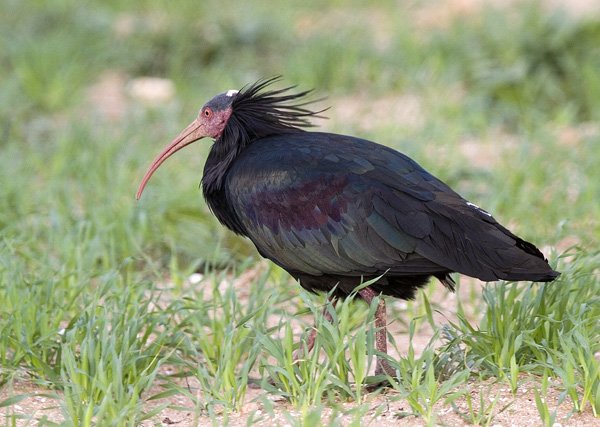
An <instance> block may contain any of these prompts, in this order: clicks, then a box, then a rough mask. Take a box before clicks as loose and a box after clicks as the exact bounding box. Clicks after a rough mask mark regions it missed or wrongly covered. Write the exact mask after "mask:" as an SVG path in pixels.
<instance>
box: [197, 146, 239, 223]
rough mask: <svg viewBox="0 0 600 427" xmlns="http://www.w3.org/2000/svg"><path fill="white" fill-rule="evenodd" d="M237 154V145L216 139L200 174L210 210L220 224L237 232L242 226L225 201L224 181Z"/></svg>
mask: <svg viewBox="0 0 600 427" xmlns="http://www.w3.org/2000/svg"><path fill="white" fill-rule="evenodd" d="M238 154H239V147H237V146H235V145H230V144H227V143H226V142H225V141H221V140H217V141H215V143H214V144H213V146H212V147H211V149H210V153H209V155H208V158H207V159H206V163H205V165H204V174H203V176H202V193H203V194H204V199H205V200H206V203H207V204H208V207H209V208H210V210H211V211H212V212H213V213H214V214H215V216H216V217H217V219H218V220H219V222H220V223H221V224H223V225H224V226H226V227H227V228H229V229H230V230H232V231H234V232H235V233H238V234H243V228H242V226H241V224H240V222H239V219H238V218H237V215H236V214H235V212H233V210H232V209H231V207H230V206H229V203H228V201H227V196H226V194H225V181H226V179H227V173H228V172H229V168H230V167H231V165H232V163H233V162H234V160H235V158H236V157H237V156H238Z"/></svg>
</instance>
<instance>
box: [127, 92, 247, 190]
mask: <svg viewBox="0 0 600 427" xmlns="http://www.w3.org/2000/svg"><path fill="white" fill-rule="evenodd" d="M236 93H237V91H229V92H227V93H223V94H220V95H217V96H215V97H214V98H213V99H211V100H210V101H209V102H208V103H207V104H206V105H205V106H204V107H202V109H201V110H200V113H198V117H197V118H196V120H194V121H193V122H192V123H190V124H189V125H188V126H187V127H186V128H185V129H184V130H183V131H181V132H180V133H179V135H177V137H175V139H174V140H173V141H172V142H171V143H170V144H169V145H167V147H165V149H164V150H163V151H161V152H160V153H159V154H158V156H156V158H155V159H154V161H153V162H152V164H151V165H150V167H149V168H148V170H147V171H146V174H145V175H144V177H143V178H142V181H141V183H140V186H139V187H138V191H137V193H136V196H135V197H136V199H139V198H140V197H141V196H142V192H143V191H144V187H146V184H147V183H148V181H149V180H150V177H151V176H152V174H153V173H154V171H156V169H158V168H159V166H160V165H162V164H163V162H164V161H165V160H167V159H168V158H169V157H170V156H171V155H173V154H175V153H176V152H177V151H179V150H181V149H182V148H183V147H185V146H186V145H189V144H191V143H192V142H195V141H198V140H199V139H202V138H206V137H210V138H213V139H218V138H219V137H221V135H222V134H223V129H225V126H226V125H227V121H228V120H229V117H231V112H232V107H231V104H232V101H233V98H234V97H235V94H236Z"/></svg>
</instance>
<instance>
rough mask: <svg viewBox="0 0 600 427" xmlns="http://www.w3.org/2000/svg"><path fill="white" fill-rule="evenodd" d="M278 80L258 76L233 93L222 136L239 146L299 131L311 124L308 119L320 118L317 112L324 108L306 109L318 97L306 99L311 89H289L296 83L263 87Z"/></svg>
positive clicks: (277, 77) (276, 78)
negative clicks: (277, 86)
mask: <svg viewBox="0 0 600 427" xmlns="http://www.w3.org/2000/svg"><path fill="white" fill-rule="evenodd" d="M280 80H281V77H280V76H276V77H271V78H267V79H262V80H259V81H257V82H256V83H254V84H252V85H250V86H247V87H244V88H242V90H241V91H240V92H239V93H238V94H236V95H235V98H234V100H233V102H232V104H231V105H232V114H231V117H230V118H229V121H228V122H227V126H226V127H225V129H224V132H223V136H222V139H224V140H235V141H237V143H238V145H240V146H242V147H243V146H244V145H246V144H247V143H250V142H252V141H253V140H254V139H258V138H263V137H266V136H269V135H273V134H282V133H294V132H302V131H303V128H307V127H312V126H313V125H312V124H311V122H310V119H311V118H313V117H317V118H323V116H321V115H320V114H321V113H322V112H323V111H325V110H319V111H313V110H311V109H309V108H307V106H309V105H311V104H314V103H315V102H318V101H320V100H321V99H316V100H307V99H306V97H307V96H308V95H309V94H310V93H311V92H312V90H306V91H302V92H297V93H293V92H290V91H291V90H292V89H294V88H295V87H296V86H289V87H286V88H283V89H272V90H266V89H267V88H268V87H269V86H271V85H272V84H274V83H276V82H278V81H280Z"/></svg>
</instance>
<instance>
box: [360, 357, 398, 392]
mask: <svg viewBox="0 0 600 427" xmlns="http://www.w3.org/2000/svg"><path fill="white" fill-rule="evenodd" d="M396 376H397V374H396V370H395V369H394V368H392V366H391V365H390V364H389V362H388V361H387V360H385V359H377V365H375V375H374V376H373V377H371V378H370V379H371V381H370V382H369V384H367V385H366V386H365V390H366V391H367V392H369V393H370V392H373V391H375V390H379V389H381V388H388V387H391V386H392V385H391V383H390V381H389V379H388V378H389V377H391V378H396Z"/></svg>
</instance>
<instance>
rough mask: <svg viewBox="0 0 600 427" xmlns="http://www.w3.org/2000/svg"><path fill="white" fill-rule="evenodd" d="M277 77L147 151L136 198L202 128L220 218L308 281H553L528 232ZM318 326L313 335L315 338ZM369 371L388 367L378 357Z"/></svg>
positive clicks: (409, 284) (379, 336)
mask: <svg viewBox="0 0 600 427" xmlns="http://www.w3.org/2000/svg"><path fill="white" fill-rule="evenodd" d="M277 80H278V78H271V79H266V80H261V81H258V82H256V83H254V84H252V85H250V86H247V87H245V88H243V89H242V90H240V91H237V90H230V91H228V92H225V93H222V94H220V95H217V96H215V97H214V98H213V99H211V100H210V101H209V102H208V103H206V105H204V106H203V107H202V109H201V110H200V112H199V114H198V117H197V118H196V119H195V120H194V121H193V122H192V123H191V124H190V125H189V126H188V127H186V128H185V129H184V130H183V131H182V132H181V133H180V134H179V135H178V136H177V137H176V138H175V139H174V140H173V142H171V144H169V145H168V146H167V147H166V148H165V149H164V150H163V151H162V152H161V153H160V154H159V155H158V156H157V157H156V158H155V159H154V161H153V162H152V164H151V165H150V167H149V168H148V171H147V172H146V174H145V176H144V177H143V179H142V181H141V183H140V186H139V189H138V192H137V198H138V199H139V198H140V197H141V195H142V191H143V190H144V187H145V186H146V183H147V182H148V180H149V179H150V177H151V176H152V174H153V173H154V171H155V170H156V169H157V168H158V167H159V166H160V165H161V164H162V163H163V162H164V161H165V160H166V159H167V158H168V157H169V156H171V155H172V154H174V153H175V152H177V151H179V150H180V149H182V148H183V147H185V146H187V145H188V144H191V143H192V142H194V141H197V140H199V139H201V138H206V137H208V138H212V139H213V140H214V143H213V145H212V147H211V149H210V154H209V155H208V159H207V160H206V164H205V166H204V174H203V176H202V191H203V193H204V197H205V199H206V202H207V204H208V206H209V208H210V209H211V211H212V212H213V213H214V215H215V216H216V217H217V218H218V220H219V221H220V222H221V223H222V224H223V225H225V226H226V227H227V228H229V229H230V230H232V231H233V232H234V233H237V234H240V235H242V236H245V237H247V238H249V239H250V240H251V241H252V243H254V245H255V246H256V249H257V250H258V252H259V253H260V254H261V255H262V256H263V257H265V258H268V259H270V260H271V261H273V262H274V263H275V264H277V265H279V266H280V267H282V268H283V269H285V270H286V271H287V272H288V273H289V274H290V275H291V276H292V277H294V278H295V279H296V280H297V281H298V282H299V283H300V285H301V286H302V287H303V288H305V289H307V290H309V291H312V292H317V291H324V292H330V291H332V290H333V294H332V295H333V297H332V298H333V299H335V298H344V297H346V296H348V295H349V294H350V293H352V291H353V290H354V289H355V288H357V286H359V285H360V284H361V283H364V282H366V281H368V280H374V279H377V278H379V279H377V280H376V281H375V282H374V283H373V284H371V285H369V286H368V287H365V288H363V289H360V290H359V291H358V295H359V296H360V297H361V298H362V299H363V300H365V301H366V302H367V303H368V304H370V303H371V301H372V300H373V299H374V298H375V297H376V296H377V295H380V294H383V295H389V296H393V297H396V298H402V299H410V298H413V296H414V294H415V290H416V289H418V288H419V287H421V286H423V285H425V284H426V283H427V282H428V280H429V278H430V277H432V276H433V277H435V278H437V279H438V280H439V281H440V282H441V283H442V284H444V285H445V286H446V287H447V288H448V289H450V290H453V289H454V282H453V280H452V278H451V277H450V273H452V272H458V273H462V274H465V275H467V276H471V277H476V278H478V279H480V280H483V281H494V280H499V279H501V280H510V281H518V280H528V281H541V282H546V281H552V280H554V279H555V278H556V277H557V276H558V275H559V273H558V272H556V271H554V270H553V269H552V268H551V267H550V266H549V265H548V263H547V261H546V259H545V258H544V256H543V255H542V253H541V252H540V251H539V250H538V249H537V248H536V247H535V246H534V245H533V244H531V243H529V242H526V241H525V240H523V239H521V238H520V237H518V236H516V235H514V234H513V233H511V232H510V231H509V230H508V229H506V228H505V227H504V226H502V225H501V224H499V223H498V222H497V221H496V220H495V219H494V217H493V216H492V215H491V214H489V213H488V212H486V211H485V210H483V209H481V208H480V207H478V206H477V205H475V204H473V203H471V202H469V201H467V200H465V199H464V198H463V197H461V196H460V195H459V194H457V193H456V192H454V191H453V190H452V189H451V188H450V187H448V186H447V185H446V184H444V183H443V182H442V181H440V180H439V179H437V178H436V177H435V176H433V175H431V174H430V173H429V172H427V171H426V170H425V169H423V168H422V167H421V166H419V165H418V164H417V163H416V162H415V161H414V160H412V159H410V158H409V157H407V156H406V155H404V154H402V153H399V152H398V151H395V150H393V149H391V148H388V147H386V146H383V145H379V144H376V143H374V142H371V141H367V140H364V139H360V138H356V137H352V136H345V135H337V134H332V133H324V132H312V131H307V130H306V128H307V127H309V126H311V125H310V122H309V119H310V118H311V117H315V116H318V115H319V114H320V113H321V112H319V111H317V112H315V111H312V110H311V109H309V108H308V107H307V106H308V104H309V103H310V102H308V101H306V95H307V94H308V93H309V92H310V91H304V92H299V93H294V92H293V91H292V89H293V87H288V88H285V89H273V88H272V86H271V85H272V84H273V83H274V82H275V81H277ZM375 324H376V326H377V332H376V348H377V350H378V351H379V352H381V353H386V351H387V342H386V339H387V333H386V312H385V303H384V300H383V299H382V298H379V305H378V306H377V307H376V310H375ZM315 333H316V331H314V332H313V333H311V334H310V335H309V338H308V348H309V350H310V348H312V346H313V343H314V339H315ZM376 374H388V375H394V371H393V369H391V366H390V365H389V363H387V361H386V360H385V359H382V358H378V360H377V364H376Z"/></svg>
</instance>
